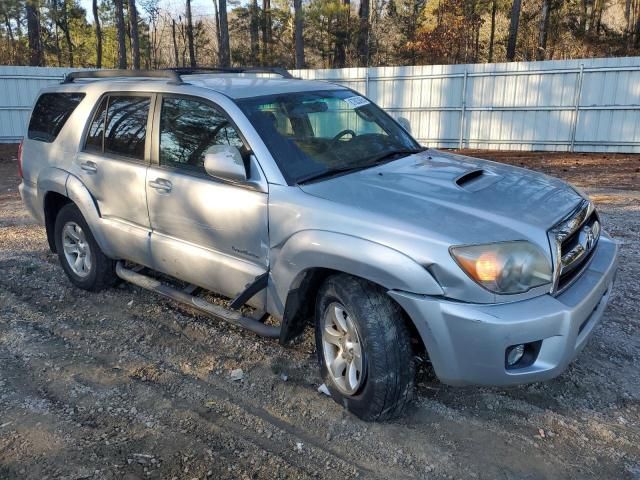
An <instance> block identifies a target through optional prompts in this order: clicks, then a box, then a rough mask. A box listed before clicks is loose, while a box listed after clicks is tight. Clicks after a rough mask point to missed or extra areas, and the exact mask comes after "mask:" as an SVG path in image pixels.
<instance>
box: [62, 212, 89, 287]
mask: <svg viewBox="0 0 640 480" xmlns="http://www.w3.org/2000/svg"><path fill="white" fill-rule="evenodd" d="M62 248H63V250H64V257H65V259H66V261H67V263H68V264H69V268H70V269H71V271H72V272H73V273H75V274H76V275H77V276H78V277H82V278H84V277H86V276H87V275H89V273H90V272H91V265H92V264H91V248H90V247H89V243H88V242H87V237H86V236H85V233H84V230H83V229H82V227H81V226H80V225H78V224H77V223H76V222H67V223H66V224H65V225H64V227H63V228H62Z"/></svg>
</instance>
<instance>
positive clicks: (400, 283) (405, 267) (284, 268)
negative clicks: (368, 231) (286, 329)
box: [270, 230, 443, 315]
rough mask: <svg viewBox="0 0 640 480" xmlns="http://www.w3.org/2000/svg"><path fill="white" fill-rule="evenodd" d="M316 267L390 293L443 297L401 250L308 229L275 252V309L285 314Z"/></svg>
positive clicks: (428, 278) (355, 238)
mask: <svg viewBox="0 0 640 480" xmlns="http://www.w3.org/2000/svg"><path fill="white" fill-rule="evenodd" d="M312 268H325V269H331V270H337V271H340V272H344V273H348V274H350V275H354V276H356V277H360V278H364V279H366V280H369V281H371V282H373V283H376V284H378V285H380V286H382V287H384V288H386V289H387V290H402V291H405V292H411V293H416V294H422V295H442V294H443V291H442V288H441V287H440V285H439V284H438V283H437V282H436V281H435V279H434V278H433V277H432V276H431V275H430V274H429V272H428V271H427V270H426V269H425V268H424V267H423V266H422V265H420V264H418V263H416V262H415V261H414V260H413V259H411V258H409V257H408V256H406V255H405V254H403V253H401V252H399V251H397V250H394V249H392V248H390V247H387V246H385V245H381V244H379V243H375V242H371V241H369V240H365V239H363V238H359V237H354V236H351V235H344V234H341V233H335V232H330V231H322V230H305V231H302V232H299V233H296V234H294V235H292V236H291V237H290V238H289V239H288V240H287V241H286V242H285V243H284V245H282V246H281V247H280V248H278V249H276V251H275V252H273V253H272V263H271V279H270V280H271V281H272V282H273V284H272V287H273V288H272V289H270V290H272V291H273V289H275V293H276V297H277V298H276V299H274V300H275V302H274V303H275V305H274V307H276V310H278V311H279V312H280V314H281V315H282V314H283V313H284V305H286V299H287V296H288V294H289V292H290V291H291V290H294V289H295V288H297V283H299V281H300V278H301V277H303V276H304V273H305V271H307V270H309V269H312Z"/></svg>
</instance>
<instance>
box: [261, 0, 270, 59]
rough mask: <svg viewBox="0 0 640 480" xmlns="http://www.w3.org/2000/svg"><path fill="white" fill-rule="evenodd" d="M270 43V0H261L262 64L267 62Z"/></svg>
mask: <svg viewBox="0 0 640 480" xmlns="http://www.w3.org/2000/svg"><path fill="white" fill-rule="evenodd" d="M270 44H271V0H262V64H263V65H266V64H267V63H268V58H267V57H268V54H269V45H270Z"/></svg>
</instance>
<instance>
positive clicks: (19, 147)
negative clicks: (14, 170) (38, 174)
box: [18, 140, 24, 178]
mask: <svg viewBox="0 0 640 480" xmlns="http://www.w3.org/2000/svg"><path fill="white" fill-rule="evenodd" d="M23 141H24V140H20V145H18V175H20V178H24V177H23V176H22V142H23Z"/></svg>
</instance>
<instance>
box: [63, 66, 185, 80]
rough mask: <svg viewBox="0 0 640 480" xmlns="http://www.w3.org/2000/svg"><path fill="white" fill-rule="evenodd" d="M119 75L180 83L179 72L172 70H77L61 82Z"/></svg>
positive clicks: (117, 76)
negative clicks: (163, 79) (162, 79)
mask: <svg viewBox="0 0 640 480" xmlns="http://www.w3.org/2000/svg"><path fill="white" fill-rule="evenodd" d="M119 77H138V78H139V77H148V78H166V79H168V80H170V81H171V83H182V79H181V78H180V74H179V73H177V72H175V71H173V70H115V69H114V70H81V71H79V72H71V73H67V74H66V75H65V77H64V79H63V80H62V83H73V82H74V81H75V80H80V79H83V78H86V79H100V78H119Z"/></svg>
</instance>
